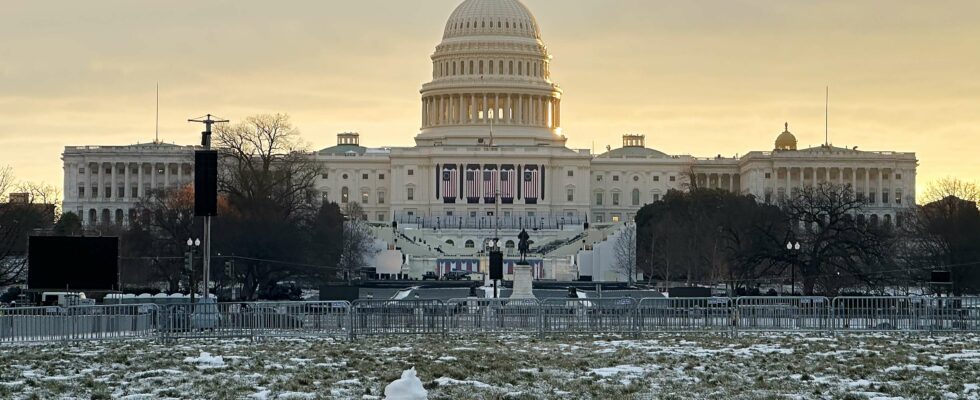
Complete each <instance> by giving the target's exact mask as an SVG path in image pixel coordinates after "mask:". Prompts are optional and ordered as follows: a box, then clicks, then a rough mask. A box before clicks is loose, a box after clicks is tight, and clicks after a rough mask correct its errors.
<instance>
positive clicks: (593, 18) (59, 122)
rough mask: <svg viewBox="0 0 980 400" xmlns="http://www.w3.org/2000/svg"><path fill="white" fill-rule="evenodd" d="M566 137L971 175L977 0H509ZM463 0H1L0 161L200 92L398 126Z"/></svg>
mask: <svg viewBox="0 0 980 400" xmlns="http://www.w3.org/2000/svg"><path fill="white" fill-rule="evenodd" d="M523 1H524V3H525V4H526V5H527V6H528V7H529V8H530V9H531V11H532V12H533V13H534V14H535V15H536V17H537V19H538V22H539V24H540V26H541V29H542V34H543V36H544V40H545V43H546V44H547V45H548V47H549V49H550V51H551V53H552V54H553V56H554V63H553V66H552V74H553V77H554V79H555V80H556V81H557V82H558V83H560V84H561V86H562V88H563V89H564V90H565V95H564V99H563V101H562V106H563V110H562V120H563V126H564V133H565V135H566V136H567V137H568V138H569V145H570V146H571V147H574V148H590V147H592V146H593V142H594V144H595V148H596V149H597V150H602V149H604V148H605V146H606V145H612V146H613V147H619V145H620V144H621V139H620V136H621V135H622V134H624V133H641V134H645V135H647V142H646V143H647V146H648V147H653V148H656V149H658V150H661V151H664V152H667V153H672V154H693V155H696V156H714V155H717V154H723V155H726V156H731V155H735V154H742V153H745V152H747V151H751V150H770V149H772V147H773V140H774V139H775V137H776V135H777V134H779V132H781V131H782V128H783V122H785V121H788V122H789V123H790V130H791V131H792V132H794V133H795V134H796V135H797V138H798V139H799V140H800V145H801V146H809V145H817V144H820V143H822V142H823V130H824V121H823V120H824V87H825V86H826V85H829V86H830V87H831V115H830V135H831V141H832V142H833V143H834V144H835V145H839V146H848V147H853V146H859V148H860V149H864V150H894V151H914V152H916V153H918V156H919V160H920V169H919V177H918V182H919V191H920V192H921V191H922V189H924V188H925V186H926V184H927V183H928V182H929V181H932V180H934V179H936V178H938V177H942V176H947V175H953V176H958V177H961V178H965V179H969V180H975V179H976V178H977V177H980V157H978V155H977V153H978V151H980V144H978V141H980V134H978V130H980V1H976V0H963V1H942V0H939V1H895V0H890V1H850V0H848V1H788V0H766V1H762V0H759V1H745V0H718V1H653V0H523ZM459 2H460V0H415V1H405V0H357V1H337V0H309V1H242V0H234V1H231V0H229V1H200V0H195V1H158V2H149V1H131V0H117V1H103V0H91V1H43V2H42V1H33V0H32V1H20V0H4V1H3V4H2V6H0V165H4V164H8V165H11V166H12V167H13V168H14V170H15V173H16V174H17V175H18V177H20V178H21V179H28V180H35V181H47V182H49V183H52V184H55V185H56V186H58V187H61V185H62V164H61V159H60V154H61V152H62V150H63V148H64V146H67V145H122V144H132V143H136V142H147V141H151V140H153V134H154V133H153V132H154V107H155V98H154V90H155V85H156V83H157V82H159V84H160V138H161V139H162V140H164V141H166V142H176V143H181V144H192V143H195V142H196V141H197V140H198V137H199V131H200V126H198V125H195V124H189V123H187V122H186V120H187V119H188V118H191V117H197V116H200V115H203V114H206V113H213V114H217V115H219V116H222V117H225V118H229V119H231V120H233V121H234V120H241V119H242V118H243V117H245V116H248V115H250V114H256V113H276V112H283V113H288V114H290V115H291V116H292V117H293V122H294V123H295V124H296V125H297V126H298V127H299V128H300V130H301V131H302V133H303V136H304V138H305V139H306V140H307V141H308V142H310V145H311V148H317V149H318V148H322V147H327V146H330V145H333V144H334V143H335V140H336V139H335V134H336V133H337V132H341V131H358V132H360V133H361V143H362V144H365V145H367V146H374V147H380V146H410V145H412V144H413V143H414V142H413V137H414V136H415V134H416V133H417V131H418V127H419V124H420V121H419V116H420V111H419V110H420V105H419V93H418V91H419V89H420V86H421V84H422V83H423V82H426V81H428V80H429V79H430V77H431V75H430V73H431V62H430V60H429V56H430V55H431V54H432V52H433V50H434V48H435V46H436V44H438V43H439V41H440V39H441V37H442V31H443V28H444V24H445V22H446V19H447V18H448V17H449V14H450V13H451V12H452V10H453V8H454V7H455V6H456V5H457V4H458V3H459Z"/></svg>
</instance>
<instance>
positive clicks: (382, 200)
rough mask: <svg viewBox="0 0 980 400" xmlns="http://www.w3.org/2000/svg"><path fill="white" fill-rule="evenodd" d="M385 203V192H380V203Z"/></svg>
mask: <svg viewBox="0 0 980 400" xmlns="http://www.w3.org/2000/svg"><path fill="white" fill-rule="evenodd" d="M384 203H385V192H378V204H384Z"/></svg>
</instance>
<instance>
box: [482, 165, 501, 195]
mask: <svg viewBox="0 0 980 400" xmlns="http://www.w3.org/2000/svg"><path fill="white" fill-rule="evenodd" d="M497 177H498V173H497V168H496V167H493V168H487V169H485V170H483V198H484V200H486V202H487V203H490V202H493V201H495V198H496V197H497V196H496V195H497Z"/></svg>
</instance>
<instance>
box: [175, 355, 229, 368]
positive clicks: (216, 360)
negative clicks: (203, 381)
mask: <svg viewBox="0 0 980 400" xmlns="http://www.w3.org/2000/svg"><path fill="white" fill-rule="evenodd" d="M184 362H185V363H191V364H197V367H198V368H221V367H224V366H225V360H224V359H223V358H221V356H212V355H211V353H208V352H206V351H202V352H201V355H200V356H197V357H186V358H184Z"/></svg>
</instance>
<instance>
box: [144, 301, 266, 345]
mask: <svg viewBox="0 0 980 400" xmlns="http://www.w3.org/2000/svg"><path fill="white" fill-rule="evenodd" d="M241 309H242V305H241V304H240V303H218V304H214V303H211V304H201V303H199V304H171V305H168V306H166V307H164V308H163V309H162V310H161V312H160V336H161V338H162V339H165V340H166V339H177V338H211V337H251V336H252V330H251V328H250V327H249V326H248V324H247V321H248V319H247V318H243V317H242V314H241V312H240V310H241Z"/></svg>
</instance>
